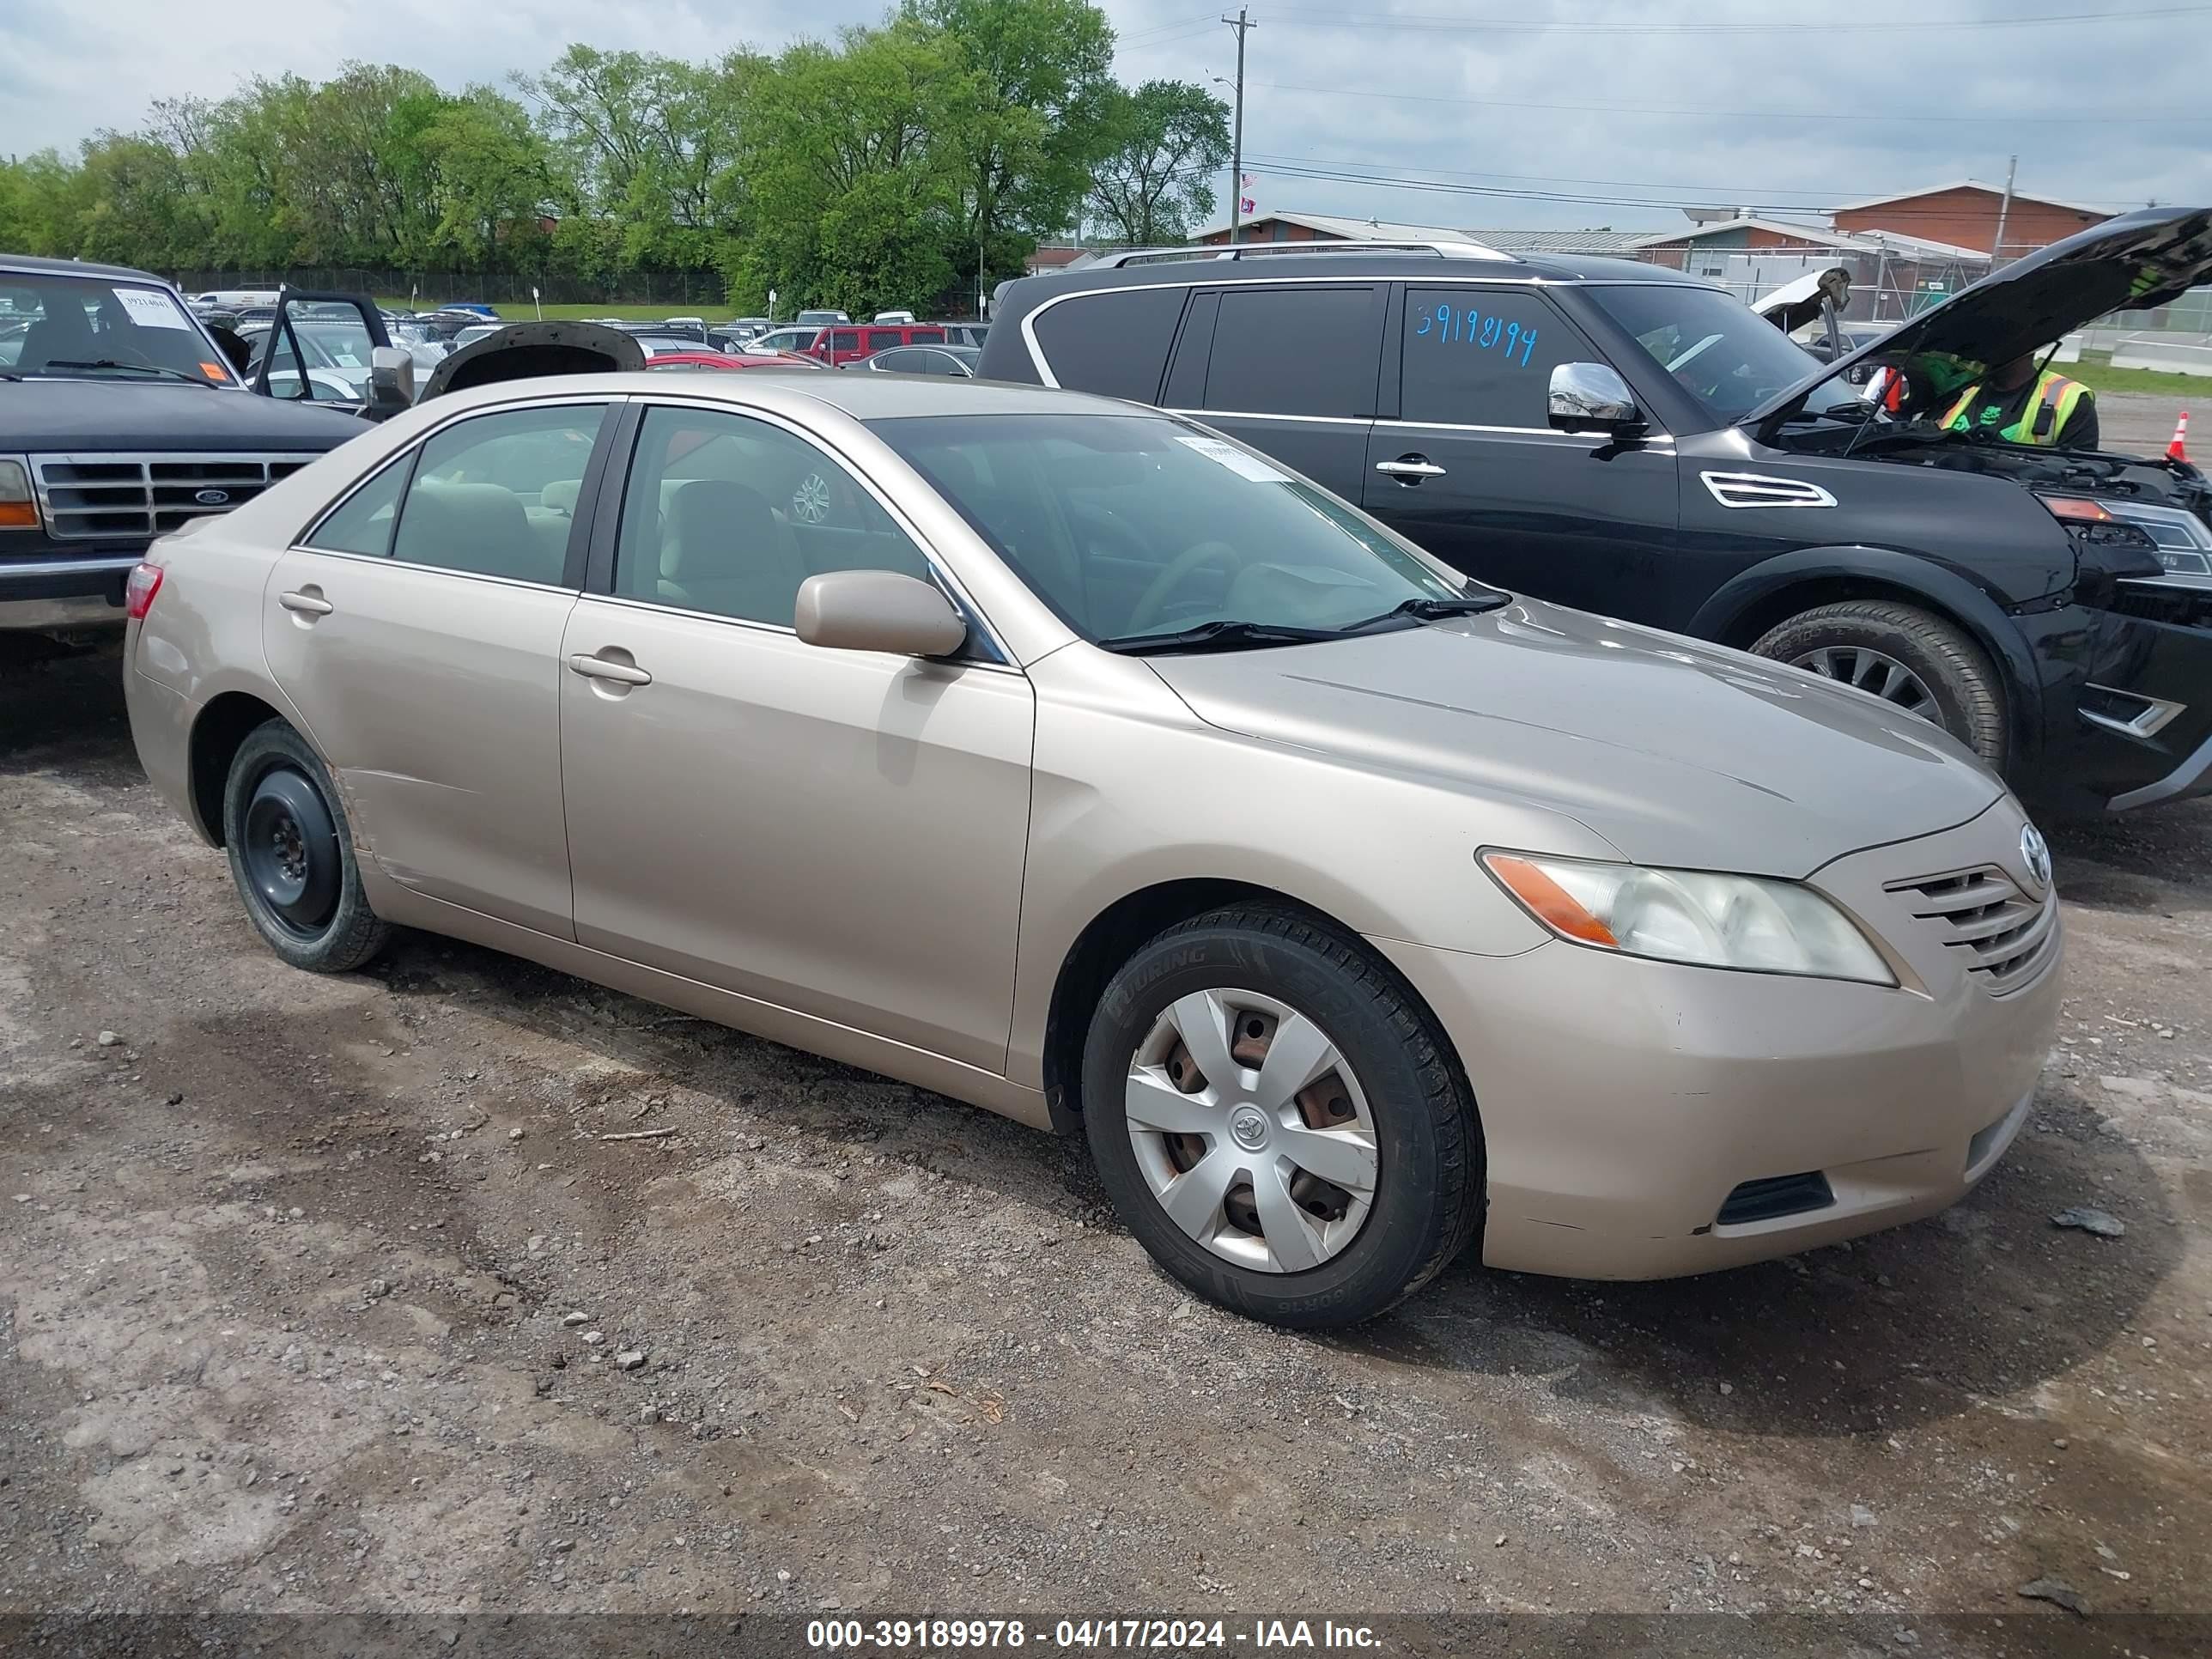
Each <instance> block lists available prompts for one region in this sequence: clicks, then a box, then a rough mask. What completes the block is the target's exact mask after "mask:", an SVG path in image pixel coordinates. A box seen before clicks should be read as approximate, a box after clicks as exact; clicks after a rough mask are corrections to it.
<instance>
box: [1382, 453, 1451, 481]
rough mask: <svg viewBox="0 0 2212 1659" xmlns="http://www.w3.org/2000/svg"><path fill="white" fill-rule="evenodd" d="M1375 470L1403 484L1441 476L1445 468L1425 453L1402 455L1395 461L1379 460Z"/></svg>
mask: <svg viewBox="0 0 2212 1659" xmlns="http://www.w3.org/2000/svg"><path fill="white" fill-rule="evenodd" d="M1375 470H1376V471H1377V472H1381V473H1383V474H1385V475H1387V476H1388V477H1393V478H1395V479H1396V480H1397V481H1398V482H1399V483H1401V484H1417V483H1420V481H1421V480H1422V479H1424V478H1441V477H1443V476H1444V469H1443V468H1442V467H1440V466H1438V465H1437V464H1436V463H1435V462H1434V461H1432V460H1431V459H1429V458H1428V457H1427V456H1425V455H1401V456H1400V457H1399V458H1398V459H1396V460H1395V461H1377V462H1376V463H1375Z"/></svg>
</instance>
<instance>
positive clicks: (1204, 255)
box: [1084, 240, 1513, 270]
mask: <svg viewBox="0 0 2212 1659" xmlns="http://www.w3.org/2000/svg"><path fill="white" fill-rule="evenodd" d="M1306 253H1426V254H1432V255H1434V256H1435V257H1436V258H1440V259H1510V258H1512V257H1513V256H1512V255H1511V254H1510V253H1501V252H1498V250H1497V249H1496V248H1494V247H1490V246H1486V245H1485V244H1483V243H1481V242H1382V241H1375V242H1368V241H1352V240H1345V241H1332V242H1228V243H1201V244H1199V245H1197V246H1188V247H1130V248H1121V249H1119V250H1117V251H1115V252H1111V253H1101V254H1100V255H1098V257H1097V258H1095V259H1093V260H1091V262H1090V263H1089V264H1087V265H1086V266H1085V267H1084V269H1085V270H1120V269H1121V267H1123V266H1125V265H1155V264H1171V263H1174V262H1176V261H1179V260H1184V259H1255V258H1268V257H1273V256H1278V255H1284V254H1306Z"/></svg>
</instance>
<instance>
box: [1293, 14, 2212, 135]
mask: <svg viewBox="0 0 2212 1659" xmlns="http://www.w3.org/2000/svg"><path fill="white" fill-rule="evenodd" d="M2207 9H2212V8H2207ZM1249 85H1252V86H1255V87H1265V88H1267V89H1268V90H1269V91H1271V92H1303V93H1310V94H1318V95H1320V96H1322V97H1328V98H1381V99H1385V100H1389V101H1391V102H1394V103H1395V102H1406V103H1415V104H1459V105H1465V106H1470V107H1474V108H1486V107H1490V108H1497V109H1540V110H1561V111H1571V112H1576V113H1580V114H1603V115H1615V114H1619V115H1682V116H1706V117H1714V116H1725V117H1728V118H1732V119H1733V118H1742V119H1747V120H1758V121H1849V122H1851V123H1853V124H1854V125H1859V126H1867V125H1873V124H1874V123H1875V121H1876V120H1879V122H1880V124H1881V125H1891V124H1893V123H1896V122H1899V121H1942V122H1956V123H1960V124H1962V125H1974V126H1987V125H1989V123H1990V118H1989V117H1988V116H1987V115H1917V114H1901V115H1891V114H1887V113H1885V114H1883V115H1881V116H1880V117H1879V118H1875V117H1870V116H1869V115H1868V113H1867V112H1865V111H1864V110H1794V109H1716V108H1711V107H1706V108H1692V107H1690V106H1686V105H1679V104H1677V105H1668V104H1550V103H1531V102H1528V101H1526V100H1516V99H1511V98H1448V97H1444V96H1443V95H1441V94H1435V93H1419V92H1368V91H1363V90H1359V89H1357V88H1352V87H1312V86H1304V85H1300V84H1297V83H1296V82H1288V81H1254V82H1249ZM2179 121H2191V122H2206V121H2212V114H2207V113H2203V112H2197V113H2193V114H2192V113H2185V112H2179V111H2177V112H2173V113H2171V114H2162V115H2159V114H2154V115H2143V114H2127V115H2120V114H2111V115H2103V114H2075V115H2042V114H2039V115H2038V116H2037V117H2036V118H2035V123H2036V125H2038V126H2062V125H2063V126H2100V127H2102V126H2114V125H2134V126H2171V125H2173V124H2174V123H2176V122H2179Z"/></svg>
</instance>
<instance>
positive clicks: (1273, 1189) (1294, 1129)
mask: <svg viewBox="0 0 2212 1659" xmlns="http://www.w3.org/2000/svg"><path fill="white" fill-rule="evenodd" d="M1125 1115H1126V1116H1127V1121H1128V1127H1129V1144H1130V1146H1132V1147H1133V1148H1134V1150H1135V1152H1136V1154H1137V1167H1138V1169H1139V1170H1140V1171H1142V1172H1143V1175H1144V1177H1145V1181H1146V1184H1147V1185H1148V1186H1149V1187H1150V1188H1152V1195H1153V1197H1154V1198H1156V1199H1157V1200H1158V1201H1159V1205H1160V1207H1161V1208H1162V1209H1163V1210H1164V1211H1166V1212H1167V1213H1168V1216H1169V1218H1170V1219H1171V1220H1172V1221H1174V1223H1175V1224H1176V1225H1177V1226H1178V1227H1180V1228H1182V1231H1184V1232H1185V1233H1187V1234H1188V1235H1189V1236H1190V1237H1192V1238H1194V1239H1195V1240H1196V1241H1197V1242H1198V1243H1200V1244H1202V1245H1204V1246H1205V1247H1206V1249H1208V1250H1210V1251H1212V1253H1213V1254H1214V1255H1218V1256H1220V1257H1222V1258H1223V1259H1224V1260H1225V1261H1233V1262H1235V1263H1237V1265H1238V1266H1239V1267H1254V1268H1257V1269H1259V1270H1261V1272H1264V1273H1303V1272H1304V1271H1305V1270H1306V1269H1308V1268H1310V1267H1319V1266H1321V1264H1322V1262H1324V1261H1328V1260H1329V1259H1330V1258H1331V1257H1333V1256H1334V1255H1338V1254H1339V1253H1340V1252H1341V1251H1342V1250H1343V1249H1345V1247H1346V1246H1347V1245H1349V1244H1350V1243H1352V1240H1353V1239H1354V1238H1355V1237H1358V1233H1359V1230H1360V1228H1361V1227H1362V1226H1363V1225H1364V1224H1365V1222H1366V1220H1367V1213H1368V1211H1369V1209H1370V1206H1372V1205H1373V1203H1374V1201H1375V1188H1376V1180H1377V1177H1378V1174H1379V1165H1378V1160H1377V1157H1376V1142H1375V1120H1374V1116H1373V1115H1372V1114H1371V1113H1370V1110H1369V1109H1368V1104H1367V1097H1366V1096H1365V1095H1364V1093H1363V1092H1362V1091H1361V1090H1360V1086H1359V1080H1358V1079H1357V1078H1356V1077H1354V1076H1353V1075H1352V1067H1351V1066H1349V1065H1348V1064H1346V1061H1345V1060H1344V1058H1343V1056H1342V1055H1341V1054H1339V1053H1338V1051H1337V1048H1336V1045H1335V1044H1334V1042H1331V1041H1330V1040H1329V1038H1328V1036H1327V1034H1326V1033H1324V1032H1323V1031H1322V1029H1321V1028H1320V1027H1319V1026H1318V1025H1316V1024H1314V1023H1313V1021H1311V1020H1310V1019H1309V1018H1306V1017H1305V1016H1304V1014H1301V1013H1299V1012H1297V1011H1296V1010H1295V1009H1293V1008H1291V1007H1290V1006H1288V1005H1287V1004H1285V1003H1282V1002H1279V1001H1277V1000H1275V999H1273V997H1266V996H1261V994H1259V993H1257V992H1255V991H1237V990H1227V989H1224V990H1212V991H1194V992H1193V993H1191V994H1189V995H1188V996H1183V997H1178V998H1177V999H1176V1000H1175V1001H1173V1002H1171V1003H1170V1004H1169V1005H1168V1006H1166V1007H1165V1008H1164V1009H1162V1010H1161V1011H1160V1014H1159V1018H1158V1019H1156V1020H1154V1021H1153V1023H1152V1030H1151V1031H1150V1032H1149V1033H1147V1034H1146V1037H1145V1040H1144V1042H1141V1043H1139V1045H1138V1047H1137V1051H1136V1054H1135V1055H1134V1057H1133V1060H1131V1062H1130V1066H1129V1075H1128V1085H1127V1100H1126V1105H1125Z"/></svg>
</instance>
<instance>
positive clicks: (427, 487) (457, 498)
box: [392, 404, 605, 586]
mask: <svg viewBox="0 0 2212 1659" xmlns="http://www.w3.org/2000/svg"><path fill="white" fill-rule="evenodd" d="M604 414H605V406H604V405H602V404H563V405H560V406H557V407H555V408H550V409H517V410H505V411H503V412H501V413H499V414H496V415H479V416H476V417H475V418H473V419H471V420H466V421H462V422H459V423H457V424H455V425H453V426H450V427H447V428H446V429H445V430H444V431H442V432H441V433H439V434H438V435H436V436H435V437H433V438H432V439H430V441H428V442H427V443H425V444H424V445H423V446H422V459H420V460H419V461H418V462H416V467H415V478H414V482H413V483H410V485H409V486H408V489H407V499H406V501H404V503H402V505H401V507H400V510H399V529H398V534H397V535H396V536H395V537H394V538H392V556H393V557H394V558H396V559H402V560H404V561H406V562H408V563H410V564H425V565H433V566H435V567H437V568H440V569H442V570H459V571H465V572H467V573H469V574H474V575H479V576H506V577H509V578H511V579H513V580H516V581H526V582H543V583H544V584H545V585H547V586H562V584H564V583H565V581H566V580H567V574H566V572H567V567H568V532H569V529H570V526H571V525H572V524H573V522H574V520H573V519H572V517H571V515H572V514H573V513H574V511H575V506H576V496H577V492H578V490H579V489H580V486H581V484H582V481H583V477H584V468H585V465H586V463H587V462H588V461H590V459H592V444H593V442H594V441H596V440H597V439H598V437H599V421H600V417H601V416H603V415H604Z"/></svg>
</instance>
